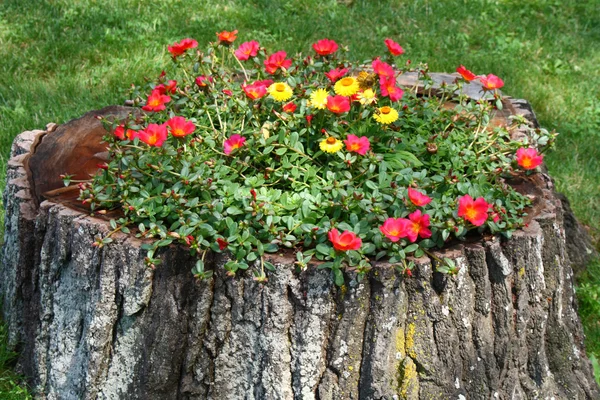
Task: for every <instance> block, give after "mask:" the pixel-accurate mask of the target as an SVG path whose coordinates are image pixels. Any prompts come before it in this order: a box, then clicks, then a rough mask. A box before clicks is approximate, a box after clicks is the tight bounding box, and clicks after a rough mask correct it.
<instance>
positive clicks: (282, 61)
mask: <svg viewBox="0 0 600 400" xmlns="http://www.w3.org/2000/svg"><path fill="white" fill-rule="evenodd" d="M286 57H287V53H286V52H285V51H283V50H281V51H278V52H276V53H273V54H271V55H270V56H269V57H268V58H267V59H266V60H265V61H264V64H265V69H266V70H267V72H268V73H269V74H271V75H273V74H274V73H275V72H277V70H278V69H279V68H284V69H288V68H289V67H291V65H292V60H286Z"/></svg>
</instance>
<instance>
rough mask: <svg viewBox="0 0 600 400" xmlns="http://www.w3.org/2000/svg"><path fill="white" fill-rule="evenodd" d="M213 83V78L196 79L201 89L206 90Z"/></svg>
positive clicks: (204, 76) (202, 77) (202, 76)
mask: <svg viewBox="0 0 600 400" xmlns="http://www.w3.org/2000/svg"><path fill="white" fill-rule="evenodd" d="M212 81H213V77H212V76H206V75H200V76H199V77H197V78H196V85H198V86H199V87H201V88H205V87H207V86H208V84H209V83H212Z"/></svg>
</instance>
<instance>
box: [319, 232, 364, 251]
mask: <svg viewBox="0 0 600 400" xmlns="http://www.w3.org/2000/svg"><path fill="white" fill-rule="evenodd" d="M327 236H328V237H329V240H330V241H331V243H333V248H334V249H336V250H339V251H348V250H358V249H360V247H361V246H362V240H361V238H359V237H358V236H356V233H354V232H350V231H345V232H344V233H342V234H341V235H340V232H339V231H338V230H337V229H335V228H332V229H331V230H330V231H329V233H328V234H327Z"/></svg>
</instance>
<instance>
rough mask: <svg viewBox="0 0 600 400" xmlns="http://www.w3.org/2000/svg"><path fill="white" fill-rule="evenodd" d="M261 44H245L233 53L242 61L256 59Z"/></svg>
mask: <svg viewBox="0 0 600 400" xmlns="http://www.w3.org/2000/svg"><path fill="white" fill-rule="evenodd" d="M258 49H259V44H258V42H257V41H256V40H253V41H251V42H244V43H242V44H241V45H240V47H238V48H237V50H236V51H235V52H234V53H233V54H235V56H236V57H237V59H238V60H240V61H246V60H248V59H249V58H250V57H256V55H257V54H258Z"/></svg>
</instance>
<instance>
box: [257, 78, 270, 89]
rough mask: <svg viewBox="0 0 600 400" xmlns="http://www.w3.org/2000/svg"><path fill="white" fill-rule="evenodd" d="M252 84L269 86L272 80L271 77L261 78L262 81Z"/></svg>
mask: <svg viewBox="0 0 600 400" xmlns="http://www.w3.org/2000/svg"><path fill="white" fill-rule="evenodd" d="M254 84H255V85H260V86H264V87H266V88H268V87H269V86H271V85H272V84H273V80H272V79H263V80H262V81H256V82H254Z"/></svg>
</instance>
